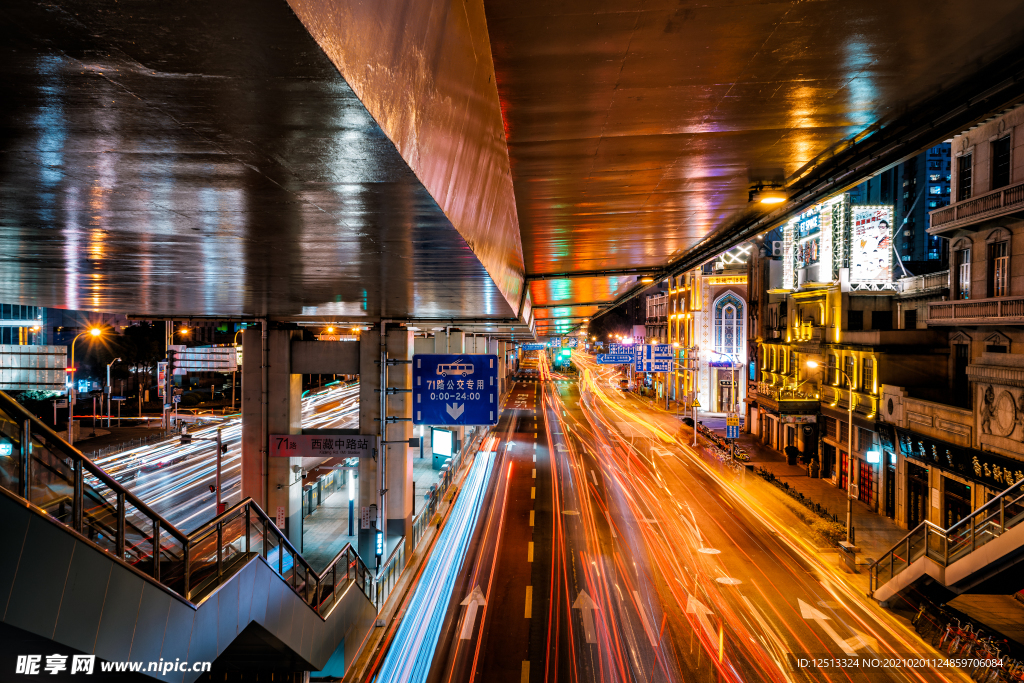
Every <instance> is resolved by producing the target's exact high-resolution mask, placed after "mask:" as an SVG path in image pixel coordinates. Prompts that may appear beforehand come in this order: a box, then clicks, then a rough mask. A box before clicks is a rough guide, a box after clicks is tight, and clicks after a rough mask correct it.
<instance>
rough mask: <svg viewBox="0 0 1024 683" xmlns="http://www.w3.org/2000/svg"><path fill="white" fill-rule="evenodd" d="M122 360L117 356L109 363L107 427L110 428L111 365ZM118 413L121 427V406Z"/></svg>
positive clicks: (118, 421)
mask: <svg viewBox="0 0 1024 683" xmlns="http://www.w3.org/2000/svg"><path fill="white" fill-rule="evenodd" d="M120 360H121V359H120V358H115V359H114V360H112V361H110V362H109V363H107V429H110V394H111V392H112V390H111V388H110V366H111V365H113V364H114V363H117V362H118V361H120ZM117 414H118V418H117V424H118V426H119V427H120V426H121V418H120V415H121V409H120V408H118V409H117Z"/></svg>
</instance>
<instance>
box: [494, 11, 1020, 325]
mask: <svg viewBox="0 0 1024 683" xmlns="http://www.w3.org/2000/svg"><path fill="white" fill-rule="evenodd" d="M485 6H486V10H487V21H488V29H489V32H490V35H491V46H492V51H493V55H494V64H495V70H496V77H497V80H498V91H499V94H500V97H501V101H502V110H503V112H504V115H505V121H506V132H507V139H508V145H509V153H510V156H511V162H512V175H513V181H514V186H515V190H516V201H517V206H518V213H519V222H520V228H521V230H522V235H523V247H524V258H525V263H526V272H527V275H528V276H529V275H536V274H538V273H561V272H567V271H574V270H597V269H602V268H624V267H635V266H663V265H666V264H667V263H669V262H672V261H674V260H676V259H678V258H680V257H681V256H682V255H684V254H685V253H686V252H687V250H689V249H691V248H693V247H694V246H695V245H696V244H697V243H698V242H699V241H700V240H702V239H703V238H705V237H706V236H707V235H709V234H710V233H712V232H713V231H715V230H718V229H723V228H728V227H729V226H731V225H734V224H736V223H737V222H738V221H740V220H741V219H743V218H744V217H746V216H749V215H750V214H751V213H752V210H751V208H750V207H749V206H748V190H749V188H750V186H751V184H752V183H753V182H756V181H772V180H783V179H787V178H792V177H793V176H794V175H796V174H798V173H799V172H801V171H802V170H803V171H806V170H808V168H809V167H812V166H813V165H814V164H815V160H816V159H817V158H818V157H819V155H824V154H826V153H827V152H828V150H830V149H831V148H833V147H834V146H835V145H837V144H839V143H842V142H843V141H846V140H849V139H850V138H852V137H853V136H856V135H859V134H862V133H863V132H864V131H866V130H868V129H869V128H870V127H871V126H874V125H876V124H884V123H885V122H886V121H888V120H889V119H891V118H893V117H895V116H897V115H900V114H901V113H902V112H903V111H905V110H906V109H907V108H909V107H913V106H914V104H915V102H918V101H920V100H921V99H922V98H923V97H925V96H928V95H931V94H933V93H935V92H937V91H939V90H940V89H941V88H942V87H943V85H944V84H947V83H949V82H951V81H953V80H961V79H964V78H966V77H969V76H970V75H971V74H972V73H975V71H976V70H977V69H979V68H982V67H983V65H984V64H985V63H987V62H988V61H989V60H991V59H994V58H995V57H997V56H999V55H1003V54H1005V53H1007V52H1009V51H1011V50H1012V49H1015V48H1018V47H1019V46H1016V45H1015V44H1014V41H1016V40H1019V36H1020V35H1021V33H1022V30H1024V12H1022V11H1021V6H1020V3H1019V2H1007V1H999V2H992V3H985V4H984V5H983V6H981V5H977V4H976V3H969V2H965V1H956V2H944V3H936V2H933V1H931V0H927V1H925V0H901V1H900V2H891V1H881V0H854V1H851V2H795V1H790V2H707V3H695V2H685V1H682V0H562V1H558V2H551V1H549V0H485ZM955 104H959V103H951V106H954V105H955ZM563 282H564V283H566V284H565V285H564V287H563V286H560V287H558V288H557V289H552V288H551V286H550V285H549V283H547V282H537V281H534V282H532V283H531V285H530V287H531V293H532V295H533V301H534V303H535V304H536V305H544V304H548V303H552V302H554V301H556V300H557V301H577V302H590V301H593V300H594V299H593V298H591V297H593V296H594V292H593V291H592V289H593V287H594V285H593V284H592V283H591V282H588V281H587V280H585V279H572V280H566V281H563ZM620 291H621V290H620Z"/></svg>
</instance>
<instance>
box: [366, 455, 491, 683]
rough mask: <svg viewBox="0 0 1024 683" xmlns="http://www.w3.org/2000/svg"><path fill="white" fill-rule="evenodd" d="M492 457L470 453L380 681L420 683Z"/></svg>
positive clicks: (486, 484)
mask: <svg viewBox="0 0 1024 683" xmlns="http://www.w3.org/2000/svg"><path fill="white" fill-rule="evenodd" d="M496 456H497V453H496V452H495V451H486V452H485V451H480V452H479V453H477V454H476V456H475V459H474V461H473V464H472V466H471V469H470V471H469V474H468V475H467V476H466V481H465V483H464V484H463V486H462V489H461V491H460V492H459V496H458V498H457V500H456V502H455V507H454V508H453V510H452V512H451V514H450V516H449V518H448V522H447V523H446V524H445V526H444V529H443V530H442V531H441V535H440V537H439V538H438V540H437V544H436V545H435V546H434V550H433V552H432V553H431V555H430V559H429V560H428V561H427V564H426V566H425V567H424V569H423V572H422V573H421V574H420V577H419V581H418V583H417V584H416V589H415V591H414V592H413V596H412V598H411V599H410V601H409V604H408V606H407V608H406V610H405V616H404V617H403V618H402V621H401V623H400V624H399V625H398V629H397V631H396V632H395V637H394V639H393V640H392V642H391V644H390V647H389V649H388V652H387V654H386V655H385V657H384V660H383V662H382V664H381V668H380V671H379V672H378V673H377V675H376V676H375V677H374V680H375V681H379V682H380V683H392V682H393V683H423V682H424V681H426V678H427V674H428V673H429V672H430V665H431V662H432V661H433V658H434V650H435V648H436V646H437V640H438V637H439V636H440V632H441V626H442V624H443V622H444V616H445V610H446V608H447V606H448V602H449V601H450V600H451V595H452V589H453V588H454V585H455V580H456V578H457V577H458V574H459V571H460V568H461V567H462V562H463V559H464V558H465V556H466V548H467V547H468V545H469V542H470V539H471V538H472V536H473V530H474V529H475V528H476V522H477V517H478V515H479V513H480V505H481V503H482V501H483V498H484V493H485V492H486V491H487V486H488V482H489V481H490V476H491V470H492V468H493V465H494V461H495V458H496Z"/></svg>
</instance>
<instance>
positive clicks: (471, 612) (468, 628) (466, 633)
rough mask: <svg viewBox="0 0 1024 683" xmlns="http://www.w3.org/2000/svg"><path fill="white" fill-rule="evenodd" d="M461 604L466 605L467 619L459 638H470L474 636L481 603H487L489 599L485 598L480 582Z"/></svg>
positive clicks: (463, 623)
mask: <svg viewBox="0 0 1024 683" xmlns="http://www.w3.org/2000/svg"><path fill="white" fill-rule="evenodd" d="M459 604H460V605H465V606H466V619H465V621H463V622H462V632H461V633H459V640H469V639H470V638H472V637H473V627H474V626H475V625H476V611H477V608H478V607H480V605H486V604H487V601H486V600H484V594H483V591H481V590H480V584H477V585H476V588H474V589H473V592H472V593H470V594H469V595H468V596H466V599H465V600H463V601H462V602H461V603H459Z"/></svg>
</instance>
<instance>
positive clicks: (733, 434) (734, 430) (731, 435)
mask: <svg viewBox="0 0 1024 683" xmlns="http://www.w3.org/2000/svg"><path fill="white" fill-rule="evenodd" d="M725 438H727V439H738V438H740V428H739V425H728V426H727V427H726V428H725Z"/></svg>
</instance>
